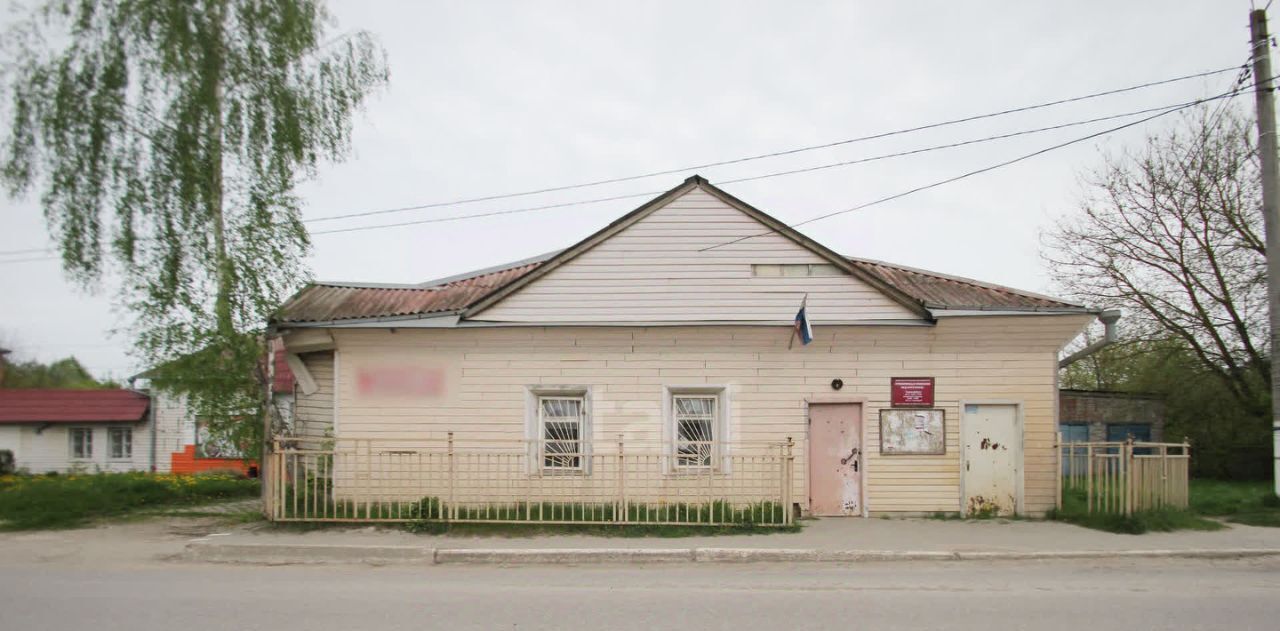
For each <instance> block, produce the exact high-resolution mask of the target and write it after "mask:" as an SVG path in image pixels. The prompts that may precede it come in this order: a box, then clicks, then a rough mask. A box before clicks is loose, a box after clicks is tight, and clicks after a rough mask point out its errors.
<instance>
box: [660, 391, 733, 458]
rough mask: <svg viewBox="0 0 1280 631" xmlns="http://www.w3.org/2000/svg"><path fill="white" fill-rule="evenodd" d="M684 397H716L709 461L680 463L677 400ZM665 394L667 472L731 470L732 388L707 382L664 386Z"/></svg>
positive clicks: (664, 426) (663, 403)
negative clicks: (730, 392)
mask: <svg viewBox="0 0 1280 631" xmlns="http://www.w3.org/2000/svg"><path fill="white" fill-rule="evenodd" d="M684 397H694V398H713V399H714V400H715V414H714V418H713V419H712V422H711V441H710V442H711V463H710V464H709V465H682V464H680V461H681V458H680V455H679V449H680V430H679V427H678V425H677V423H678V420H679V419H678V418H677V415H676V404H675V400H676V399H677V398H684ZM662 398H663V402H662V416H663V430H662V433H663V442H664V443H666V445H667V450H666V451H667V466H666V470H667V472H668V473H671V474H681V473H704V472H707V471H712V472H716V473H729V458H728V455H729V441H730V436H729V415H730V410H731V409H732V408H731V407H730V403H731V402H730V399H729V388H728V387H727V386H723V385H706V384H703V385H688V386H678V385H677V386H663V397H662Z"/></svg>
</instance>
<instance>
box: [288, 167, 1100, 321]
mask: <svg viewBox="0 0 1280 631" xmlns="http://www.w3.org/2000/svg"><path fill="white" fill-rule="evenodd" d="M692 186H700V187H703V188H704V189H706V190H707V191H708V192H712V193H713V194H716V195H718V196H720V197H722V198H723V199H725V200H726V201H727V202H731V203H733V204H735V205H737V206H738V207H739V208H740V209H743V212H748V213H749V214H752V213H754V215H753V216H757V215H758V216H757V219H760V220H761V221H762V222H765V223H766V224H771V223H772V224H777V227H775V228H774V229H775V230H776V231H778V232H781V233H784V234H790V235H791V236H792V237H793V238H794V239H795V240H796V241H797V243H801V244H802V245H805V244H807V245H805V247H809V248H810V249H813V250H814V251H815V252H817V253H819V254H821V255H822V256H824V257H826V258H831V257H838V255H836V254H835V253H833V252H830V251H829V250H827V249H825V248H824V247H822V246H821V245H815V244H812V243H811V240H807V238H806V237H803V235H799V233H795V232H794V230H792V229H791V228H790V227H788V226H786V225H785V224H783V223H782V222H779V221H777V220H776V219H773V218H772V217H769V215H767V214H766V213H764V212H763V211H760V210H759V209H756V208H753V207H751V206H750V205H748V204H746V203H745V202H742V201H741V200H738V199H737V198H734V197H733V196H731V195H728V194H727V193H724V191H721V190H720V189H718V188H716V187H715V186H713V185H711V184H710V183H709V182H707V181H706V180H705V179H703V178H701V177H698V176H693V177H691V178H689V179H688V180H685V183H684V184H682V185H681V186H678V187H676V188H674V189H672V190H671V191H668V192H667V193H664V194H663V195H660V196H658V197H657V198H654V200H652V201H650V202H649V203H647V204H645V205H644V206H641V207H640V208H637V209H636V210H634V211H632V212H631V213H629V214H628V215H626V216H624V217H623V218H621V219H619V220H618V221H615V222H614V223H613V224H610V225H609V226H607V227H606V228H604V229H602V230H600V231H599V232H597V233H596V234H595V235H592V236H591V237H587V239H584V240H583V241H581V242H579V244H578V245H575V246H573V247H571V248H569V249H568V250H562V251H560V252H558V253H551V254H548V255H544V257H541V258H538V259H530V260H525V261H517V262H515V263H511V264H509V265H507V266H505V267H502V268H491V269H486V270H479V271H477V272H475V273H473V274H470V275H464V276H457V277H453V278H448V279H444V280H442V281H438V282H435V283H427V284H423V285H359V284H352V283H348V284H343V283H313V284H310V285H308V286H307V287H305V288H303V290H302V291H300V292H298V293H297V294H296V295H295V296H294V297H293V298H291V299H289V300H288V301H287V302H286V303H285V304H284V305H283V306H282V307H281V308H280V310H279V311H278V312H277V314H276V317H275V318H274V322H276V323H278V324H285V325H288V324H291V323H294V324H302V323H323V322H336V321H341V320H356V319H360V320H366V319H372V320H377V319H379V318H387V319H393V318H394V319H398V318H405V317H413V316H422V315H427V314H432V313H449V312H460V311H463V310H465V309H467V308H469V307H472V306H474V305H476V304H477V303H479V302H481V300H482V299H484V298H486V297H487V296H489V295H490V294H493V293H494V292H496V291H498V290H500V289H501V288H503V287H506V286H507V285H510V284H512V283H515V282H517V281H519V280H520V279H521V278H523V277H525V276H526V275H528V274H530V273H531V272H533V271H534V270H536V269H538V267H539V266H541V265H543V264H544V263H547V262H548V261H551V265H555V264H557V263H556V262H557V261H558V260H559V259H560V258H561V256H562V255H564V256H574V251H575V250H578V249H581V248H583V247H591V244H590V243H589V242H590V241H592V240H593V239H595V238H597V237H599V236H600V235H606V233H608V231H609V230H611V229H613V228H614V227H616V226H618V225H619V224H620V222H625V221H626V220H628V219H629V218H634V217H638V216H640V215H639V213H643V212H646V211H647V210H651V209H652V208H653V207H654V204H656V203H658V202H659V201H660V200H662V199H664V198H665V197H666V196H668V195H671V194H674V193H676V192H678V191H680V190H682V189H688V188H689V187H692ZM792 233H794V234H792ZM604 238H607V236H605V237H604ZM840 258H844V259H845V260H847V261H848V263H849V264H850V265H852V266H854V267H855V268H857V269H856V271H857V272H860V273H862V274H864V275H865V276H866V277H867V278H865V280H868V281H870V282H872V283H873V284H879V285H880V287H879V288H880V289H881V290H882V291H885V292H886V293H888V294H892V296H891V297H894V298H895V299H897V300H899V301H900V302H902V303H903V304H904V305H905V306H909V307H912V308H913V310H915V311H920V312H921V313H922V314H923V315H928V310H929V309H952V310H996V311H998V310H1021V311H1081V310H1083V307H1081V306H1080V305H1076V304H1071V303H1068V302H1064V301H1061V300H1057V299H1055V298H1050V297H1048V296H1042V295H1040V294H1034V293H1031V292H1027V291H1021V290H1017V289H1012V288H1009V287H1002V286H1000V285H993V284H989V283H983V282H980V281H976V280H970V279H967V278H959V277H955V276H947V275H944V274H937V273H934V272H926V271H924V270H917V269H912V268H909V267H903V266H900V265H892V264H889V263H882V262H880V261H871V260H866V259H856V258H848V257H840ZM536 279H537V276H536V275H535V276H533V277H531V279H529V280H532V281H534V282H536ZM514 289H515V290H516V291H518V288H514ZM912 303H917V304H912Z"/></svg>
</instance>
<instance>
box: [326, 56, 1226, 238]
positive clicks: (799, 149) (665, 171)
mask: <svg viewBox="0 0 1280 631" xmlns="http://www.w3.org/2000/svg"><path fill="white" fill-rule="evenodd" d="M1238 68H1239V66H1231V67H1228V68H1220V69H1218V70H1209V71H1205V72H1198V73H1195V74H1189V75H1183V76H1180V77H1173V78H1171V79H1161V80H1159V81H1151V82H1148V83H1142V84H1139V85H1132V86H1128V87H1124V88H1116V89H1113V90H1105V91H1102V92H1094V93H1092V94H1085V95H1082V96H1074V97H1070V98H1065V99H1058V100H1056V101H1049V102H1046V103H1037V104H1034V105H1024V106H1021V107H1014V108H1010V109H1005V110H1000V111H997V112H989V113H986V114H977V115H974V116H966V117H964V118H956V119H951V120H947V121H941V122H937V123H929V124H927V125H919V126H916V127H908V128H905V129H897V130H893V131H887V132H880V133H876V134H871V135H868V136H859V137H857V138H848V139H845V140H837V141H834V142H827V143H822V144H817V145H808V146H804V147H796V148H792V149H784V150H781V151H774V152H770V153H762V154H757V155H752V156H747V157H743V158H733V159H729V160H720V161H716V162H706V163H702V164H695V165H690V166H684V167H680V168H675V169H663V170H660V171H650V172H648V173H641V174H639V175H628V176H624V177H615V178H608V179H603V180H594V181H590V182H582V183H578V184H566V185H563V186H551V187H547V188H540V189H534V190H528V191H520V192H515V193H501V194H497V195H485V196H482V197H470V198H464V199H458V200H453V201H447V202H430V203H426V204H417V205H413V206H400V207H396V208H386V209H382V210H369V211H362V212H353V213H344V214H339V215H327V216H323V217H313V218H311V219H307V220H305V221H304V223H314V222H321V221H335V220H338V219H352V218H355V217H369V216H373V215H386V214H392V213H400V212H408V211H411V210H426V209H428V208H440V207H442V206H461V205H463V204H472V203H476V202H486V201H495V200H499V199H510V198H513V197H524V196H527V195H538V194H542V193H554V192H559V191H568V190H574V189H580V188H589V187H593V186H602V185H605V184H617V183H620V182H630V181H634V180H641V179H645V178H650V177H657V176H660V175H672V174H675V173H683V172H686V171H694V170H698V169H709V168H712V167H720V166H727V165H731V164H741V163H743V162H751V161H754V160H763V159H766V158H776V157H780V156H787V155H794V154H797V153H803V152H806V151H815V150H818V149H829V148H831V147H839V146H843V145H849V144H853V143H858V142H866V141H869V140H879V139H881V138H888V137H891V136H899V135H902V134H909V133H913V132H917V131H924V130H928V129H936V128H939V127H946V126H948V125H958V124H961V123H968V122H973V121H977V120H982V119H987V118H995V117H998V116H1006V115H1009V114H1017V113H1021V112H1029V111H1032V110H1037V109H1043V108H1046V107H1053V106H1056V105H1065V104H1067V103H1076V102H1079V101H1086V100H1089V99H1096V98H1100V97H1104V96H1113V95H1116V94H1123V93H1125V92H1133V91H1135V90H1143V89H1146V88H1152V87H1156V86H1161V85H1167V84H1170V83H1177V82H1181V81H1188V80H1191V79H1199V78H1202V77H1208V76H1213V75H1218V74H1222V73H1224V72H1231V71H1234V70H1236V69H1238Z"/></svg>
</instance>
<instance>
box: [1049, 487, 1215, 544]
mask: <svg viewBox="0 0 1280 631" xmlns="http://www.w3.org/2000/svg"><path fill="white" fill-rule="evenodd" d="M1047 517H1048V518H1049V519H1051V520H1054V521H1064V522H1067V523H1072V524H1075V525H1077V526H1084V527H1085V528H1093V529H1094V530H1105V531H1107V532H1115V533H1120V534H1127V535H1140V534H1143V533H1147V532H1170V531H1174V530H1221V529H1222V528H1224V526H1223V525H1222V524H1220V523H1218V522H1216V521H1213V520H1209V519H1205V518H1203V517H1200V516H1199V515H1196V514H1195V513H1194V512H1192V511H1186V510H1177V509H1171V508H1167V509H1160V510H1150V511H1140V512H1136V513H1134V514H1132V515H1128V516H1126V515H1122V514H1119V513H1102V512H1093V513H1090V512H1089V511H1088V504H1087V498H1086V496H1085V491H1084V490H1083V489H1066V488H1064V489H1063V490H1062V508H1061V509H1054V510H1051V511H1049V514H1048V515H1047Z"/></svg>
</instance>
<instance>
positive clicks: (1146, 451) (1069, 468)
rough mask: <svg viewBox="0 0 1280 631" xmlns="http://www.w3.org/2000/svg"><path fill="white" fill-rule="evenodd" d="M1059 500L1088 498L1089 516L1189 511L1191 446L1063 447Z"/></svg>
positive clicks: (1071, 444)
mask: <svg viewBox="0 0 1280 631" xmlns="http://www.w3.org/2000/svg"><path fill="white" fill-rule="evenodd" d="M1056 453H1057V456H1058V476H1059V481H1058V482H1059V484H1058V497H1057V506H1058V508H1059V509H1062V505H1063V493H1073V494H1076V495H1081V494H1082V495H1083V497H1084V501H1085V505H1086V507H1087V510H1088V512H1090V513H1094V512H1102V513H1116V514H1121V515H1132V514H1133V513H1135V512H1141V511H1146V510H1155V509H1160V508H1186V507H1187V502H1188V499H1189V496H1188V485H1189V482H1190V477H1191V475H1190V474H1191V444H1190V443H1188V442H1185V441H1184V442H1181V443H1149V442H1135V441H1133V440H1127V441H1124V442H1097V443H1091V442H1063V441H1062V440H1061V439H1059V441H1058V443H1057V450H1056Z"/></svg>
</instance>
